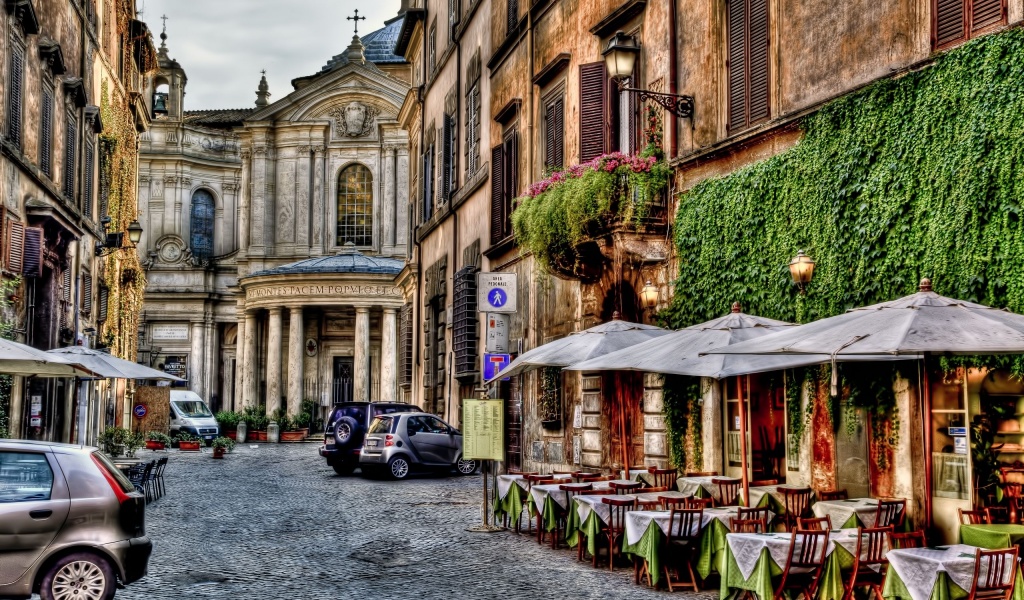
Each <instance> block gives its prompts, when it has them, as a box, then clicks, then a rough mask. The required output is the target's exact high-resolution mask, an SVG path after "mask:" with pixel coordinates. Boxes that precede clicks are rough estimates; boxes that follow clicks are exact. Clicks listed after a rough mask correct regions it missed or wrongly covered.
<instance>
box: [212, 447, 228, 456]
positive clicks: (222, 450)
mask: <svg viewBox="0 0 1024 600" xmlns="http://www.w3.org/2000/svg"><path fill="white" fill-rule="evenodd" d="M225 454H227V449H226V448H214V449H213V457H214V458H224V455H225Z"/></svg>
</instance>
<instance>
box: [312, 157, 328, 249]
mask: <svg viewBox="0 0 1024 600" xmlns="http://www.w3.org/2000/svg"><path fill="white" fill-rule="evenodd" d="M326 150H327V149H326V148H325V147H324V146H313V209H312V213H313V231H312V236H311V237H310V240H309V247H310V250H311V251H312V252H313V253H314V255H316V256H319V255H322V254H323V253H324V252H325V248H327V242H326V237H327V235H328V234H327V232H326V231H325V227H326V225H325V223H326V219H327V216H326V215H327V209H326V208H325V204H324V194H325V191H324V152H325V151H326Z"/></svg>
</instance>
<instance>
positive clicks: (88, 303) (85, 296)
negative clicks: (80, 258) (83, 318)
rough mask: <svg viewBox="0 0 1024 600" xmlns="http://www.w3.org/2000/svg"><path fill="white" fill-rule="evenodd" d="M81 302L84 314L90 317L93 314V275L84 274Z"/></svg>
mask: <svg viewBox="0 0 1024 600" xmlns="http://www.w3.org/2000/svg"><path fill="white" fill-rule="evenodd" d="M79 301H80V305H81V307H82V314H84V315H88V314H90V313H92V275H90V274H89V273H83V274H82V295H81V297H80V298H79Z"/></svg>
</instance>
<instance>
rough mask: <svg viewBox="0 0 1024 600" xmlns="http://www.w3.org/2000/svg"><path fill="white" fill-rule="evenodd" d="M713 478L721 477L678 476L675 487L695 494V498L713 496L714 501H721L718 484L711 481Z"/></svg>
mask: <svg viewBox="0 0 1024 600" xmlns="http://www.w3.org/2000/svg"><path fill="white" fill-rule="evenodd" d="M713 479H723V478H721V477H712V476H703V475H702V476H692V477H678V478H676V489H677V490H679V491H680V492H683V493H685V494H690V495H692V496H696V497H697V498H714V499H715V502H721V501H722V497H721V494H720V493H719V491H718V484H717V483H712V480H713ZM724 479H728V478H724ZM737 481H739V480H737Z"/></svg>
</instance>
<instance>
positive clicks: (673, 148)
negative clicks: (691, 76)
mask: <svg viewBox="0 0 1024 600" xmlns="http://www.w3.org/2000/svg"><path fill="white" fill-rule="evenodd" d="M678 10H679V7H678V5H677V2H676V0H669V3H668V93H670V94H677V93H678V92H677V91H676V90H677V89H678V85H679V82H678V77H679V73H678V71H679V68H678V66H677V65H676V60H677V56H676V55H677V52H678V42H677V39H676V17H677V12H678ZM668 118H669V122H671V123H672V141H671V143H670V144H669V152H668V158H669V159H673V158H675V157H676V155H677V154H678V150H679V140H678V137H679V119H678V118H677V117H676V116H675V115H674V114H673V113H671V112H669V117H668ZM690 121H691V123H692V122H693V117H690Z"/></svg>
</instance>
